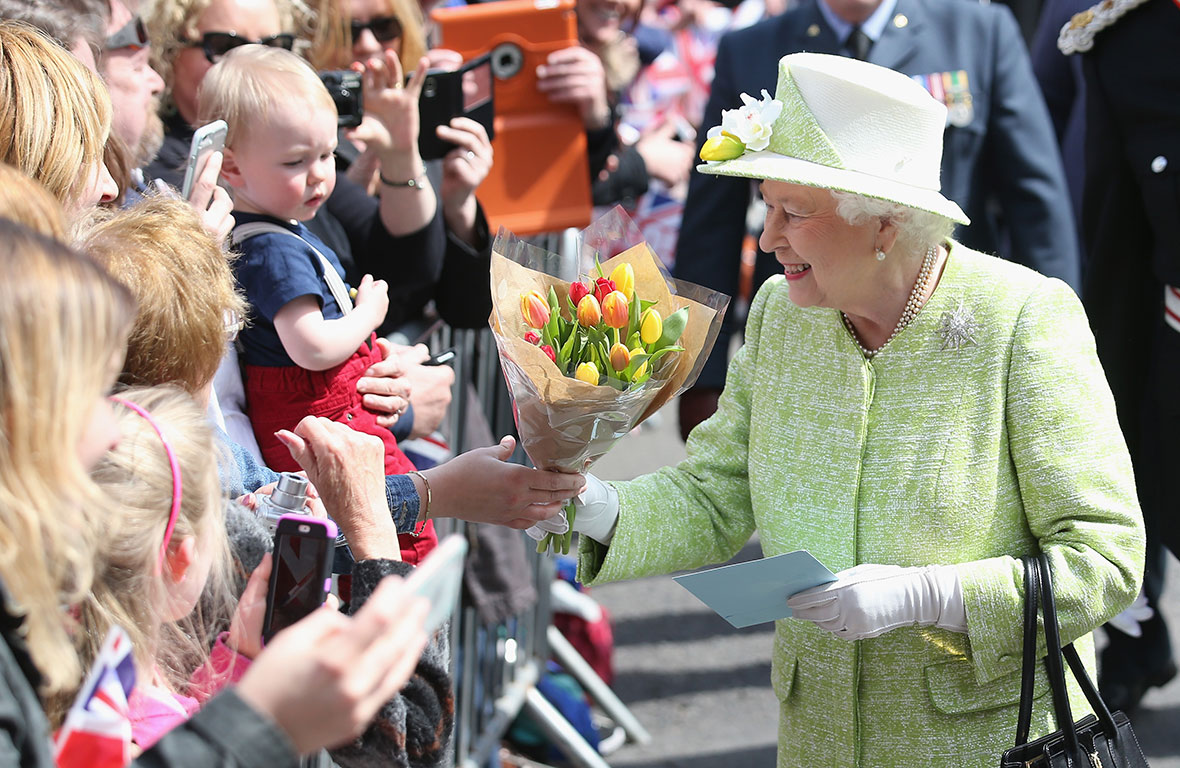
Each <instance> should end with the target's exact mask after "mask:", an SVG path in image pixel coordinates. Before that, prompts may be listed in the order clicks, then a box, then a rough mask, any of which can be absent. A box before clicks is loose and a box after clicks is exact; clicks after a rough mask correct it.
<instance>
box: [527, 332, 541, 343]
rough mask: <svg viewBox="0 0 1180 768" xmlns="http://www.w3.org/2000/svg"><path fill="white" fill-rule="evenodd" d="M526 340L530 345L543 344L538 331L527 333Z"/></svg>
mask: <svg viewBox="0 0 1180 768" xmlns="http://www.w3.org/2000/svg"><path fill="white" fill-rule="evenodd" d="M524 340H525V341H527V342H528V343H529V344H540V343H541V337H540V336H538V335H537V332H536V331H528V332H527V333H525V335H524Z"/></svg>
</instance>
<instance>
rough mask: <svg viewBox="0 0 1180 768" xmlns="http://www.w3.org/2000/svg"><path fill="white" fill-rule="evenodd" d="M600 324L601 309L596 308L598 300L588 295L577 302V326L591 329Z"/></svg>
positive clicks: (592, 295) (590, 294)
mask: <svg viewBox="0 0 1180 768" xmlns="http://www.w3.org/2000/svg"><path fill="white" fill-rule="evenodd" d="M600 322H602V309H601V308H600V307H599V306H598V299H596V298H594V294H592V293H588V294H586V295H585V296H583V297H582V300H581V301H579V302H578V324H579V325H583V326H585V327H587V328H592V327H594V326H596V325H598V324H599V323H600Z"/></svg>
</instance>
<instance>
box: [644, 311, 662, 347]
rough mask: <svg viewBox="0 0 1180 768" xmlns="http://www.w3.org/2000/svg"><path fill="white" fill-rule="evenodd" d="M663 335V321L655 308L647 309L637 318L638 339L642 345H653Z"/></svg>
mask: <svg viewBox="0 0 1180 768" xmlns="http://www.w3.org/2000/svg"><path fill="white" fill-rule="evenodd" d="M663 333H664V320H663V318H661V317H660V313H659V312H657V311H656V308H655V307H648V309H647V311H646V312H644V313H643V317H641V318H639V338H640V340H641V341H642V342H643V343H644V344H655V343H656V342H657V341H659V340H660V336H662V335H663Z"/></svg>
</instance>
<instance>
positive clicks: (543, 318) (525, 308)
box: [520, 289, 549, 328]
mask: <svg viewBox="0 0 1180 768" xmlns="http://www.w3.org/2000/svg"><path fill="white" fill-rule="evenodd" d="M520 315H521V317H523V318H524V321H525V323H526V324H527V325H528V326H529V327H531V328H544V327H545V324H546V323H548V322H549V302H548V301H546V300H545V297H544V296H542V295H541V292H540V291H538V290H536V289H533V290H531V291H525V292H524V293H522V294H520Z"/></svg>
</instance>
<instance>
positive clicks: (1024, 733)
mask: <svg viewBox="0 0 1180 768" xmlns="http://www.w3.org/2000/svg"><path fill="white" fill-rule="evenodd" d="M1021 560H1022V561H1023V563H1024V654H1023V661H1022V662H1021V666H1020V713H1019V715H1018V716H1017V718H1016V746H1018V747H1019V746H1020V745H1021V744H1026V743H1027V742H1028V731H1029V727H1030V726H1031V724H1032V706H1033V679H1034V677H1035V676H1036V664H1037V614H1038V613H1039V612H1040V611H1039V608H1038V605H1037V603H1038V600H1039V599H1040V592H1041V580H1040V573H1041V571H1040V568H1039V567H1037V564H1036V563H1035V562H1033V561H1032V559H1031V558H1029V557H1024V558H1021Z"/></svg>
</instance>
